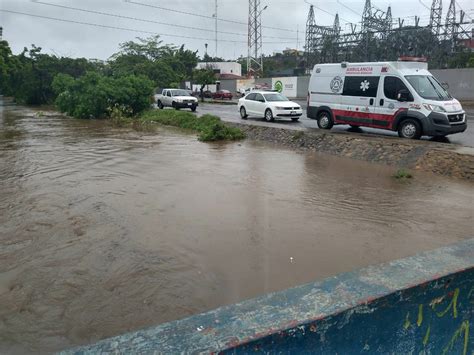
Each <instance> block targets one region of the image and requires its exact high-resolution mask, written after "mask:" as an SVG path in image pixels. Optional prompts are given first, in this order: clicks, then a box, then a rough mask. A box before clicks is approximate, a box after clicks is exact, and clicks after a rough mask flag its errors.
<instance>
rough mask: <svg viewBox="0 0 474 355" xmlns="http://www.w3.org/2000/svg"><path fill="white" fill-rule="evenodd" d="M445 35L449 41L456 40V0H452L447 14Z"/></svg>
mask: <svg viewBox="0 0 474 355" xmlns="http://www.w3.org/2000/svg"><path fill="white" fill-rule="evenodd" d="M444 37H445V39H446V40H448V41H453V43H452V44H453V45H454V42H455V41H456V0H451V3H450V4H449V9H448V13H447V14H446V29H445V31H444Z"/></svg>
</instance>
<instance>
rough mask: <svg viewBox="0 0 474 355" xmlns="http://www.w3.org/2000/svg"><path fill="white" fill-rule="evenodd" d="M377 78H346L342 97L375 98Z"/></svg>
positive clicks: (378, 78)
mask: <svg viewBox="0 0 474 355" xmlns="http://www.w3.org/2000/svg"><path fill="white" fill-rule="evenodd" d="M379 81H380V77H379V76H346V79H345V80H344V89H343V91H342V95H343V96H359V97H360V96H362V97H377V90H378V87H379Z"/></svg>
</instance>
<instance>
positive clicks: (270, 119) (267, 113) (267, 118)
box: [265, 108, 275, 122]
mask: <svg viewBox="0 0 474 355" xmlns="http://www.w3.org/2000/svg"><path fill="white" fill-rule="evenodd" d="M274 120H275V119H274V118H273V112H272V110H270V109H269V108H268V109H267V110H266V111H265V121H267V122H273V121H274Z"/></svg>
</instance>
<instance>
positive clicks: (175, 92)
mask: <svg viewBox="0 0 474 355" xmlns="http://www.w3.org/2000/svg"><path fill="white" fill-rule="evenodd" d="M171 95H173V96H189V92H187V91H186V90H171Z"/></svg>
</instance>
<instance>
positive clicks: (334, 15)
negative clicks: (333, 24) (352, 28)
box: [305, 0, 354, 24]
mask: <svg viewBox="0 0 474 355" xmlns="http://www.w3.org/2000/svg"><path fill="white" fill-rule="evenodd" d="M305 3H307V4H309V5H312V6H313V7H315V8H317V9H318V10H320V11H322V12H325V13H327V14H328V15H331V16H333V17H336V14H333V13H331V12H329V11H326V10H324V9H321V8H320V7H319V6H317V5H314V4H313V3H310V2H309V1H306V0H305ZM339 18H340V19H341V20H342V21H343V22H345V23H349V24H351V23H354V21H349V20H346V19H345V18H343V17H340V16H339Z"/></svg>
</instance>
